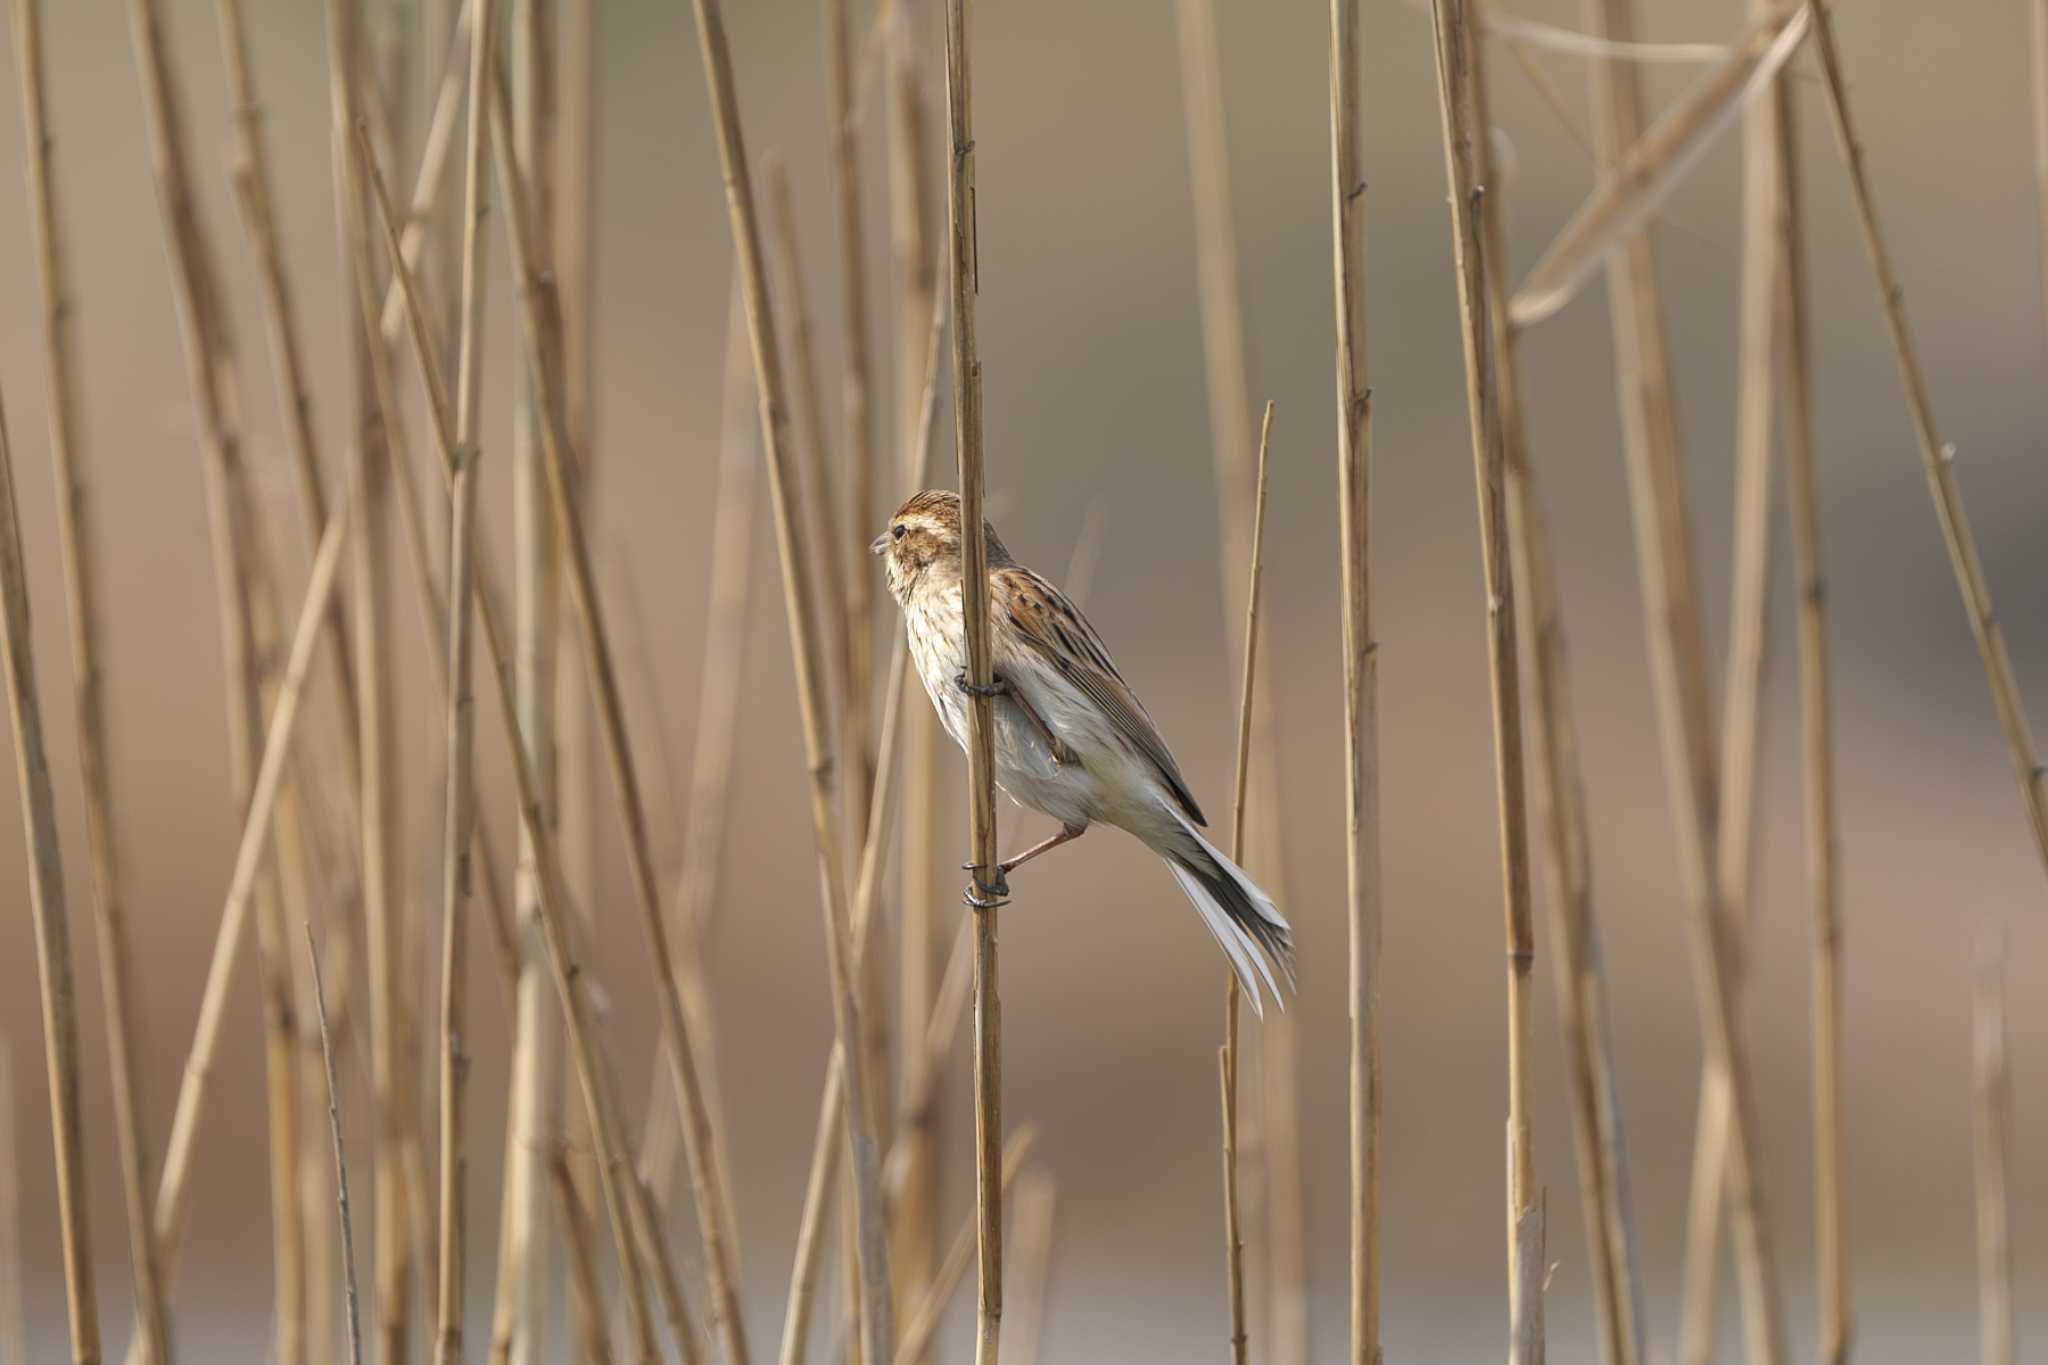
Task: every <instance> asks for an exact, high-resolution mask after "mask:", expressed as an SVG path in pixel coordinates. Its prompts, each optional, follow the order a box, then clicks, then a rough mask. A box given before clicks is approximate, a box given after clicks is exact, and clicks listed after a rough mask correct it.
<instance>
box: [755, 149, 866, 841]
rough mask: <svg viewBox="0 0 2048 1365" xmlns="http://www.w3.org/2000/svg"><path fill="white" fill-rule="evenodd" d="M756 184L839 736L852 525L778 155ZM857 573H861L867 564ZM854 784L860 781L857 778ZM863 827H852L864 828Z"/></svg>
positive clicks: (767, 161)
mask: <svg viewBox="0 0 2048 1365" xmlns="http://www.w3.org/2000/svg"><path fill="white" fill-rule="evenodd" d="M761 180H762V182H763V188H764V189H765V190H766V191H767V195H768V235H769V238H770V240H771V241H772V243H773V249H774V252H775V258H776V270H777V273H778V274H780V275H781V277H782V281H781V282H782V286H783V289H782V292H783V297H784V308H785V310H786V311H785V314H784V316H785V319H786V321H787V322H788V324H789V377H790V380H791V381H792V382H791V385H790V391H789V396H790V401H791V402H792V403H793V404H794V405H795V406H794V411H795V414H796V431H797V434H798V450H799V453H800V454H801V455H802V457H803V463H802V465H801V467H800V469H799V473H800V474H801V476H802V480H801V485H802V487H801V495H800V496H799V498H798V499H797V501H798V504H799V506H800V507H801V508H802V511H803V517H804V523H805V524H804V538H805V541H806V546H805V553H806V554H807V556H808V557H809V559H810V563H811V576H812V578H813V580H814V581H815V582H816V583H817V584H818V620H817V629H818V630H819V631H820V632H821V633H822V635H823V637H824V643H825V648H826V651H827V655H826V657H827V662H828V665H829V666H828V667H826V668H825V670H824V672H823V677H824V681H825V684H826V687H827V689H828V690H829V691H830V692H831V693H832V695H833V696H834V697H836V698H837V699H839V701H840V702H841V707H840V709H839V712H838V718H839V725H840V731H839V733H840V734H842V735H844V734H845V733H846V732H847V728H848V726H849V724H850V718H849V717H848V716H847V714H846V711H845V709H844V704H843V703H844V699H845V696H846V686H845V680H846V671H847V669H848V667H849V662H848V661H849V659H850V658H851V653H850V651H851V650H852V648H853V646H852V643H851V641H852V636H851V634H850V624H851V623H850V621H849V619H848V617H847V615H846V613H845V612H844V610H843V609H842V604H843V602H844V601H845V598H846V592H847V588H846V564H845V561H844V560H843V559H842V558H841V557H840V555H839V554H838V553H837V551H838V548H839V542H840V541H841V540H844V539H847V538H849V536H850V534H851V532H852V530H853V529H854V528H852V527H851V526H842V525H841V522H840V517H839V511H838V498H837V495H836V494H835V492H834V491H833V490H834V488H835V487H836V485H835V483H834V481H833V478H832V460H831V452H830V450H829V448H828V446H827V443H826V438H825V405H824V400H823V399H822V398H821V397H820V396H819V392H818V361H817V356H816V348H815V346H814V344H813V341H812V323H811V301H810V291H809V290H808V289H807V288H806V287H805V285H804V272H803V260H802V257H801V256H800V255H799V254H798V252H797V242H796V208H795V204H794V202H793V201H792V199H791V198H790V192H789V173H788V171H787V169H786V168H785V167H784V166H783V163H782V158H781V157H780V156H779V155H777V154H776V153H775V152H773V151H770V152H769V153H768V154H767V155H766V156H764V157H762V159H761ZM860 568H861V570H862V571H863V572H865V571H866V568H867V566H866V565H861V566H860ZM835 684H836V685H835ZM851 780H854V781H858V780H859V776H858V774H856V775H855V776H854V777H853V778H852V779H851ZM866 799H867V798H866V797H861V798H860V800H861V801H865V800H866ZM849 819H850V817H849ZM865 823H866V822H865V821H863V822H862V825H861V826H855V828H861V827H864V826H865Z"/></svg>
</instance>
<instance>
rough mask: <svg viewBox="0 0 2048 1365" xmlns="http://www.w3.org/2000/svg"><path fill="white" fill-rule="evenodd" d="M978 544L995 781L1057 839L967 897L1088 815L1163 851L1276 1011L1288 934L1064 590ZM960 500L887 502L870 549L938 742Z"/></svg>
mask: <svg viewBox="0 0 2048 1365" xmlns="http://www.w3.org/2000/svg"><path fill="white" fill-rule="evenodd" d="M982 525H983V528H984V532H985V535H986V540H987V546H988V600H989V640H990V645H991V661H992V665H993V676H994V681H993V682H992V683H991V684H990V685H989V687H988V689H987V691H988V693H989V695H990V696H991V698H992V703H991V704H992V708H993V714H994V718H995V745H994V752H995V769H996V771H995V779H996V782H997V784H998V785H999V786H1001V787H1002V789H1003V791H1004V792H1005V793H1006V794H1007V795H1008V796H1009V797H1010V798H1011V799H1012V800H1013V801H1015V802H1017V804H1019V805H1020V806H1024V807H1027V808H1029V809H1032V810H1036V811H1039V812H1041V813H1043V814H1046V815H1049V816H1051V817H1052V818H1053V819H1055V820H1057V821H1059V824H1060V828H1059V832H1058V833H1056V834H1054V835H1052V836H1051V837H1050V838H1048V839H1045V840H1042V841H1041V842H1039V843H1037V844H1034V845H1032V846H1031V847H1030V848H1027V849H1025V850H1024V851H1023V852H1022V853H1019V854H1017V855H1016V856H1015V857H1011V858H1005V859H1003V860H1002V861H1001V862H1000V863H998V864H997V866H996V868H995V876H994V877H993V878H992V879H989V878H986V877H985V876H984V875H983V874H984V873H985V872H986V869H983V868H971V869H970V870H971V871H972V872H973V873H974V876H975V880H974V881H973V882H972V883H970V884H969V886H968V888H967V892H966V899H967V901H968V903H969V904H970V905H975V906H987V905H990V904H993V903H996V902H997V901H998V900H999V899H1000V897H1002V896H1004V895H1007V894H1008V892H1009V884H1008V875H1009V874H1010V873H1011V872H1014V871H1016V870H1017V869H1018V868H1019V867H1022V866H1023V865H1024V864H1025V863H1027V862H1030V861H1031V860H1032V859H1033V858H1036V857H1038V856H1039V855H1040V854H1043V853H1048V852H1050V851H1051V850H1053V849H1055V848H1058V847H1059V846H1060V845H1062V844H1066V843H1070V842H1072V841H1073V840H1075V839H1078V838H1080V837H1081V836H1082V835H1083V834H1085V833H1086V832H1087V831H1088V829H1089V827H1090V826H1092V825H1094V824H1097V823H1100V824H1106V825H1114V826H1115V827H1117V828H1118V829H1121V830H1124V831H1125V832H1126V833H1129V834H1131V835H1133V836H1135V837H1136V838H1137V839H1138V841H1139V842H1140V843H1142V844H1144V845H1145V846H1146V847H1147V848H1149V849H1151V850H1152V851H1153V852H1154V853H1157V854H1158V855H1159V856H1160V857H1161V858H1162V859H1164V860H1165V862H1166V865H1167V867H1168V869H1169V870H1171V872H1172V873H1173V877H1174V880H1175V881H1177V882H1178V883H1179V884H1180V888H1181V890H1182V891H1183V892H1185V893H1186V894H1187V898H1188V899H1189V900H1190V901H1191V902H1193V903H1194V907H1195V909H1196V910H1197V911H1199V912H1200V913H1201V916H1202V922H1203V923H1204V924H1206V925H1207V926H1208V928H1209V932H1210V933H1212V934H1213V935H1215V937H1216V941H1217V943H1218V944H1220V945H1221V946H1222V949H1223V952H1224V955H1225V956H1226V957H1227V958H1228V959H1229V960H1230V966H1231V969H1232V971H1233V972H1234V973H1235V974H1236V976H1237V979H1238V981H1239V983H1240V984H1241V985H1242V986H1243V988H1244V992H1245V994H1246V996H1247V997H1248V998H1249V999H1250V1001H1251V1004H1252V1008H1253V1010H1254V1011H1256V1012H1257V1013H1259V1014H1260V1015H1261V1016H1263V1015H1264V1009H1263V1007H1262V1005H1261V1001H1260V995H1261V987H1262V986H1263V988H1264V990H1265V992H1266V993H1268V994H1270V995H1271V997H1272V999H1273V1001H1274V1003H1275V1004H1277V1005H1279V1006H1280V1007H1281V1008H1283V1009H1284V1008H1285V1006H1286V1001H1285V997H1284V995H1283V992H1282V990H1281V985H1280V983H1281V981H1282V980H1284V981H1286V983H1287V985H1288V988H1289V989H1290V990H1291V989H1292V988H1293V986H1294V982H1295V972H1294V938H1293V931H1292V930H1290V929H1289V928H1288V925H1287V921H1286V920H1285V919H1283V918H1282V917H1281V915H1280V912H1279V910H1278V909H1277V908H1276V907H1275V906H1274V904H1273V899H1272V897H1270V896H1268V895H1267V894H1266V893H1265V892H1264V891H1262V890H1260V889H1259V887H1258V884H1257V883H1255V882H1254V881H1252V879H1251V878H1250V877H1249V876H1247V875H1246V874H1245V871H1244V869H1243V868H1241V867H1239V866H1238V865H1237V864H1236V863H1235V862H1233V861H1231V859H1230V858H1229V857H1227V856H1225V854H1224V853H1223V852H1222V851H1221V850H1220V849H1218V848H1217V847H1216V846H1215V845H1214V844H1212V843H1210V842H1209V840H1208V839H1207V838H1205V837H1204V836H1203V834H1202V829H1203V828H1204V827H1205V826H1206V825H1207V823H1208V821H1207V820H1206V818H1205V817H1204V816H1203V814H1202V808H1201V806H1200V805H1199V804H1198V803H1197V802H1196V800H1195V795H1194V793H1193V792H1192V791H1190V790H1189V789H1188V784H1187V780H1186V778H1184V777H1183V776H1182V775H1181V770H1180V765H1179V764H1178V763H1176V762H1175V761H1174V758H1173V754H1172V751H1170V750H1169V749H1168V748H1167V747H1166V741H1165V739H1164V738H1162V737H1161V736H1160V733H1159V727H1158V726H1156V725H1155V724H1153V721H1152V717H1151V715H1150V714H1149V713H1148V712H1147V711H1146V710H1145V707H1144V704H1143V703H1142V702H1140V701H1139V700H1138V696H1137V693H1135V692H1134V691H1132V690H1131V685H1130V683H1129V682H1127V681H1126V680H1125V678H1124V675H1123V674H1122V673H1121V672H1119V671H1118V670H1117V666H1116V664H1115V663H1114V662H1112V661H1111V659H1110V657H1109V650H1108V649H1107V648H1106V647H1105V646H1104V645H1103V643H1102V637H1101V636H1100V635H1099V634H1097V633H1096V630H1095V627H1094V626H1092V625H1091V624H1089V621H1088V618H1087V617H1086V616H1084V615H1082V614H1081V610H1080V608H1079V607H1076V606H1075V605H1074V604H1073V602H1072V601H1070V600H1069V599H1068V598H1067V595H1066V594H1065V593H1063V592H1061V591H1060V590H1059V589H1058V588H1057V587H1055V586H1054V585H1053V584H1052V583H1051V582H1049V581H1048V580H1047V579H1046V578H1044V577H1043V576H1042V575H1040V574H1037V573H1034V572H1032V571H1031V570H1030V569H1028V568H1026V567H1024V566H1023V565H1022V564H1020V563H1018V562H1017V560H1016V558H1015V557H1014V556H1012V555H1011V554H1010V552H1009V550H1008V548H1007V547H1005V546H1004V544H1003V541H1002V538H1001V537H1000V536H998V535H997V534H996V530H995V527H993V526H991V525H989V524H988V523H987V522H983V523H982ZM960 530H961V516H960V497H959V495H958V494H957V493H954V492H952V491H950V490H947V489H926V490H925V491H923V492H921V493H917V494H915V495H914V496H912V497H911V498H910V499H909V500H908V501H906V502H905V503H904V504H903V505H902V506H901V507H899V508H897V509H896V512H895V514H894V515H893V516H891V517H890V518H889V522H888V526H887V528H886V529H885V530H884V531H883V532H882V534H881V535H879V536H877V537H875V539H874V541H873V542H872V543H871V544H870V545H869V547H868V548H869V550H871V551H872V552H873V553H874V554H876V555H878V556H880V557H881V558H882V561H883V570H884V573H885V574H886V576H887V578H888V583H889V593H890V595H891V596H892V597H894V598H895V599H896V604H897V605H898V606H899V607H900V608H901V609H902V611H903V618H904V636H905V639H906V640H907V642H908V646H909V649H910V657H911V662H912V663H913V664H914V665H915V666H916V668H917V675H918V677H919V679H920V680H921V681H922V682H923V683H924V689H925V692H926V693H927V694H928V695H929V696H930V697H931V701H932V706H933V708H934V709H935V710H936V711H937V712H938V715H939V720H940V722H941V723H942V724H943V725H944V726H945V728H946V732H947V733H948V734H950V735H951V736H952V737H953V741H954V742H955V743H956V744H958V745H960V747H961V748H962V749H965V748H966V747H967V733H968V703H969V698H970V696H971V695H972V694H973V692H974V691H975V690H976V689H975V688H974V685H973V684H972V683H970V681H969V679H968V676H967V653H966V624H965V617H964V615H963V612H962V605H961V585H962V582H963V575H962V568H961V539H960Z"/></svg>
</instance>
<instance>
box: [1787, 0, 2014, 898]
mask: <svg viewBox="0 0 2048 1365" xmlns="http://www.w3.org/2000/svg"><path fill="white" fill-rule="evenodd" d="M1812 4H1813V37H1814V43H1815V45H1816V46H1817V47H1818V48H1819V50H1820V61H1821V70H1822V72H1823V74H1824V75H1825V76H1826V77H1827V87H1828V108H1829V110H1830V111H1831V112H1832V114H1833V115H1834V125H1835V141H1836V145H1837V146H1838V147H1839V148H1840V150H1841V153H1842V160H1843V162H1844V164H1845V165H1846V166H1847V167H1848V171H1849V191H1850V194H1851V196H1852V197H1853V198H1854V199H1855V201H1856V221H1857V223H1858V224H1859V225H1860V226H1861V228H1862V231H1863V246H1864V251H1865V253H1866V254H1867V255H1868V256H1869V257H1870V268H1871V271H1872V273H1873V274H1874V275H1875V276H1876V277H1877V289H1878V297H1879V299H1880V300H1881V302H1882V303H1883V306H1884V321H1885V329H1886V331H1888V332H1889V333H1890V334H1891V341H1892V353H1893V355H1894V357H1895V358H1896V359H1897V361H1898V365H1899V378H1900V380H1901V382H1902V383H1903V385H1904V387H1905V390H1906V407H1907V410H1908V411H1909V412H1910V413H1911V415H1912V419H1913V434H1914V435H1915V436H1916V437H1917V438H1918V439H1919V443H1920V463H1921V466H1922V467H1923V468H1924V469H1925V471H1926V473H1927V488H1928V491H1929V492H1930V493H1931V494H1932V495H1933V497H1934V513H1935V517H1936V519H1937V520H1938V521H1940V523H1941V535H1942V539H1943V541H1944V542H1946V544H1947V545H1948V557H1949V566H1950V567H1951V568H1952V569H1953V570H1954V571H1955V578H1956V588H1957V590H1958V591H1960V592H1961V593H1962V596H1963V609H1964V611H1965V613H1966V614H1967V615H1968V616H1969V618H1970V633H1971V634H1972V635H1973V636H1975V637H1976V641H1977V652H1978V654H1979V655H1980V656H1982V658H1983V660H1984V676H1985V679H1986V681H1988V682H1989V683H1990V685H1991V700H1992V704H1993V705H1994V706H1995V707H1996V708H1997V710H1998V719H1999V723H2000V725H2001V726H2002V727H2003V728H2004V730H2005V740H2006V744H2007V745H2008V746H2009V747H2010V748H2011V749H2012V757H2013V767H2014V770H2015V771H2016V773H2017V774H2018V777H2019V782H2020V794H2021V797H2022V798H2023V799H2024V800H2025V802H2026V806H2027V814H2028V817H2029V819H2030V820H2031V822H2032V827H2033V832H2034V843H2035V846H2036V847H2037V849H2038V850H2039V852H2040V854H2041V859H2042V863H2043V865H2044V866H2048V767H2044V766H2043V765H2042V763H2041V759H2040V755H2039V752H2038V751H2037V750H2036V749H2035V747H2034V734H2033V730H2032V729H2031V728H2030V727H2029V726H2028V724H2027V712H2026V707H2025V704H2024V703H2023V702H2022V700H2021V698H2020V689H2019V683H2018V682H2017V681H2016V680H2015V678H2014V677H2013V671H2012V658H2011V656H2010V655H2008V654H2007V653H2006V649H2005V633H2004V631H2002V630H2001V629H2000V628H1999V625H1998V617H1997V615H1996V614H1995V613H1994V612H1993V611H1992V609H1991V587H1990V585H1989V584H1988V583H1987V582H1986V581H1985V578H1984V563H1983V560H1982V559H1981V558H1980V557H1979V556H1978V553H1977V540H1976V537H1975V536H1974V535H1972V534H1971V532H1970V519H1969V515H1968V514H1967V513H1966V512H1965V511H1964V509H1963V494H1962V489H1961V488H1960V487H1959V486H1958V485H1957V483H1956V477H1955V453H1956V452H1955V447H1954V446H1952V445H1949V444H1947V443H1946V442H1944V441H1943V440H1942V439H1941V432H1940V431H1939V430H1938V429H1937V428H1936V426H1935V424H1934V400H1933V399H1932V397H1930V395H1929V392H1928V387H1927V375H1926V372H1925V371H1923V370H1922V369H1921V367H1920V355H1919V352H1918V351H1917V350H1916V349H1915V348H1914V345H1913V337H1912V333H1911V332H1909V331H1908V330H1907V328H1906V294H1905V290H1904V288H1903V287H1902V286H1901V285H1900V284H1899V277H1898V272H1897V271H1896V270H1895V269H1894V268H1893V266H1892V258H1891V253H1890V251H1889V250H1888V249H1887V248H1886V246H1885V242H1884V236H1883V234H1882V232H1881V231H1880V230H1879V228H1878V224H1877V204H1876V201H1875V199H1874V198H1873V197H1872V195H1871V190H1870V174H1869V171H1868V170H1867V169H1866V168H1865V166H1864V164H1863V144H1862V143H1861V142H1860V141H1858V140H1857V137H1856V124H1855V121H1854V119H1853V118H1852V116H1851V115H1850V112H1849V92H1848V82H1847V80H1846V79H1845V78H1844V77H1843V75H1842V56H1841V53H1840V52H1839V51H1838V50H1837V48H1836V46H1835V21H1834V17H1833V13H1832V11H1831V9H1830V7H1829V6H1828V4H1827V0H1812Z"/></svg>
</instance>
